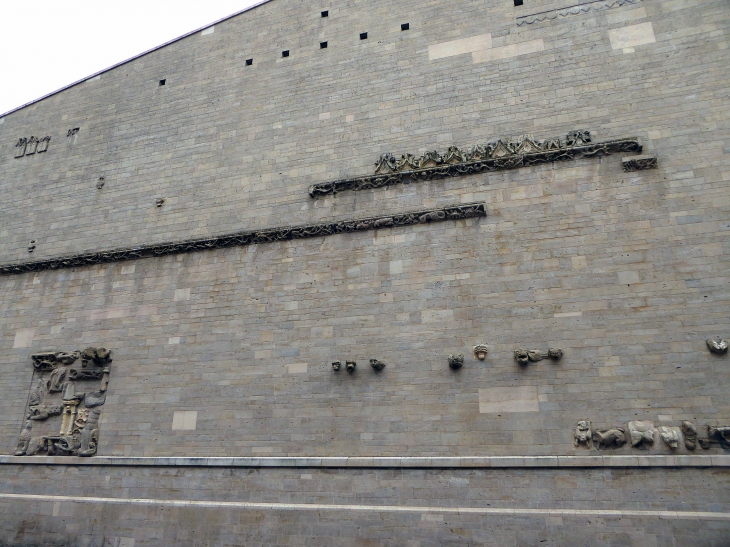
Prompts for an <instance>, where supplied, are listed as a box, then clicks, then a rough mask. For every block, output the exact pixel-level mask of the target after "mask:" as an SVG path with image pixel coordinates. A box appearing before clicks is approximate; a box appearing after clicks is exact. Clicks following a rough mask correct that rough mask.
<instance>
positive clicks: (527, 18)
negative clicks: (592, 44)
mask: <svg viewBox="0 0 730 547" xmlns="http://www.w3.org/2000/svg"><path fill="white" fill-rule="evenodd" d="M638 3H639V0H598V1H597V2H586V3H584V4H580V5H577V6H571V7H569V8H558V9H553V10H549V11H543V12H540V13H536V14H534V15H523V16H521V17H518V18H517V26H518V27H520V26H523V25H534V24H535V23H541V22H543V21H550V20H554V19H560V18H562V17H569V16H572V15H581V14H583V13H588V12H590V11H603V10H607V9H611V8H617V7H620V6H626V5H630V4H638Z"/></svg>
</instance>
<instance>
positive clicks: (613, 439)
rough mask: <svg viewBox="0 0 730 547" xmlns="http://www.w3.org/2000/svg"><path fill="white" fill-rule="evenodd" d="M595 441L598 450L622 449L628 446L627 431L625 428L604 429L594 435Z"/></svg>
mask: <svg viewBox="0 0 730 547" xmlns="http://www.w3.org/2000/svg"><path fill="white" fill-rule="evenodd" d="M593 441H594V442H595V443H596V448H597V449H598V450H605V449H607V448H621V447H622V446H623V445H625V444H626V430H625V429H624V428H623V427H614V428H613V429H604V430H602V431H595V432H594V433H593Z"/></svg>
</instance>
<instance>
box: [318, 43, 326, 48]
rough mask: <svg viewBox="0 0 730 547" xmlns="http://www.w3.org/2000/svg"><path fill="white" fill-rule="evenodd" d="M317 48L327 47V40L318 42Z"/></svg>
mask: <svg viewBox="0 0 730 547" xmlns="http://www.w3.org/2000/svg"><path fill="white" fill-rule="evenodd" d="M319 49H327V42H320V43H319Z"/></svg>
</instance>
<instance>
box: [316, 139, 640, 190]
mask: <svg viewBox="0 0 730 547" xmlns="http://www.w3.org/2000/svg"><path fill="white" fill-rule="evenodd" d="M641 151H642V147H641V144H639V141H638V139H637V138H636V137H630V138H626V139H618V140H612V141H605V142H597V143H594V142H593V139H592V138H591V134H590V131H587V130H584V129H582V130H578V131H571V132H570V133H568V134H567V135H566V137H565V143H563V142H561V140H560V138H559V137H551V138H548V139H546V140H545V141H542V142H541V141H539V140H537V139H535V138H534V137H533V136H532V135H522V136H521V137H518V138H516V139H500V140H496V141H492V142H489V143H486V144H478V145H476V146H472V147H470V148H468V149H459V148H457V147H455V146H451V147H449V149H448V150H446V151H445V152H438V151H435V150H434V151H431V152H426V153H425V154H423V155H421V156H414V155H413V154H403V155H402V156H401V157H400V158H396V157H395V156H394V155H393V154H391V153H389V152H388V153H385V154H382V155H381V156H380V158H379V159H378V161H377V162H376V163H375V174H374V175H368V176H364V177H356V178H352V179H344V180H337V181H333V182H323V183H319V184H314V185H312V186H310V187H309V195H310V197H312V198H318V197H321V196H326V195H329V194H337V193H338V192H344V191H348V190H370V189H373V188H383V187H389V186H394V185H396V184H406V183H409V182H412V181H414V182H415V181H422V180H435V179H442V178H447V177H456V176H461V175H473V174H475V173H482V172H490V171H501V170H505V169H517V168H520V167H529V166H532V165H539V164H542V163H553V162H558V161H568V160H574V159H577V158H581V157H594V156H600V155H609V154H615V153H619V152H637V153H641Z"/></svg>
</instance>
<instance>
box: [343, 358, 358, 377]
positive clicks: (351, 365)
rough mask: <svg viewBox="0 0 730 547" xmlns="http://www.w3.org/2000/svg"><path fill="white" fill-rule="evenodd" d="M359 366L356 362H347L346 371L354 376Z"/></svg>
mask: <svg viewBox="0 0 730 547" xmlns="http://www.w3.org/2000/svg"><path fill="white" fill-rule="evenodd" d="M356 366H357V363H356V362H355V361H345V369H346V370H347V372H349V373H350V374H352V373H353V372H355V367H356Z"/></svg>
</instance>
